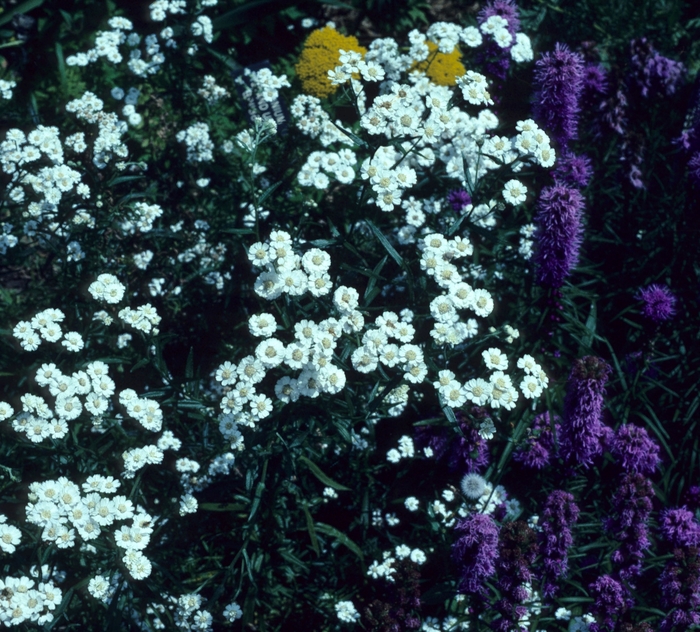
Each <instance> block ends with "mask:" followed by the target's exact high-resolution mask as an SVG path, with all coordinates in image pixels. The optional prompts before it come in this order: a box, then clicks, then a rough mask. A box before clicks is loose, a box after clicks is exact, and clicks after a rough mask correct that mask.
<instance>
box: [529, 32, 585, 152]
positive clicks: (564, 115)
mask: <svg viewBox="0 0 700 632" xmlns="http://www.w3.org/2000/svg"><path fill="white" fill-rule="evenodd" d="M535 65H536V69H535V87H536V90H537V96H536V97H535V99H536V100H535V118H536V119H537V120H539V121H540V122H541V123H542V124H543V125H544V126H545V128H546V129H547V130H549V132H550V134H551V135H552V136H553V138H554V139H555V140H557V141H558V142H559V143H561V145H563V146H566V145H567V144H568V143H569V141H571V140H574V139H575V138H576V137H577V133H578V117H579V112H580V103H579V100H580V97H581V92H582V90H583V76H584V64H583V57H582V56H581V55H580V54H579V53H572V52H571V51H570V50H569V49H568V47H567V46H566V45H564V44H559V43H557V45H556V47H555V49H554V51H553V52H551V53H543V54H542V56H541V57H540V59H538V60H537V62H536V63H535Z"/></svg>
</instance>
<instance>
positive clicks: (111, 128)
mask: <svg viewBox="0 0 700 632" xmlns="http://www.w3.org/2000/svg"><path fill="white" fill-rule="evenodd" d="M103 107H104V102H103V101H102V99H98V98H97V97H96V96H95V95H94V94H93V93H92V92H85V93H84V94H83V96H82V97H80V99H74V100H73V101H70V102H69V103H68V104H67V105H66V111H68V112H74V113H75V115H76V116H77V117H78V118H79V119H82V120H84V121H87V122H88V123H97V124H98V130H97V138H95V144H94V149H93V153H94V156H93V159H92V160H93V163H94V164H95V166H96V167H98V168H99V169H104V167H106V166H107V163H108V162H109V161H110V160H111V158H112V155H115V156H117V157H119V158H126V157H127V156H128V155H129V150H128V149H127V148H126V145H124V144H123V143H122V142H121V137H122V135H123V134H124V133H125V132H126V131H127V129H128V126H127V124H126V123H125V122H124V121H120V120H119V119H118V117H117V115H116V114H114V113H110V112H104V111H103V110H102V108H103Z"/></svg>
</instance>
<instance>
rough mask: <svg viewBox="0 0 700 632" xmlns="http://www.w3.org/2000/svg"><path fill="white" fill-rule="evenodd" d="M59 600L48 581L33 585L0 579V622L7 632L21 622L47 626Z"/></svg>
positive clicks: (60, 596) (27, 579)
mask: <svg viewBox="0 0 700 632" xmlns="http://www.w3.org/2000/svg"><path fill="white" fill-rule="evenodd" d="M35 586H36V587H35ZM62 599H63V593H62V591H61V589H60V588H57V587H56V586H55V585H54V583H53V582H52V581H42V582H39V583H38V584H36V582H35V581H34V580H33V579H31V578H30V577H19V578H17V577H5V578H4V579H2V578H0V621H2V623H3V625H5V627H8V628H9V627H13V626H17V625H20V624H22V623H25V622H31V623H34V624H36V625H44V624H45V623H50V622H51V621H53V618H54V615H53V611H54V610H56V608H57V607H58V606H59V605H60V603H61V600H62Z"/></svg>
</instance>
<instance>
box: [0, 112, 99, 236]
mask: <svg viewBox="0 0 700 632" xmlns="http://www.w3.org/2000/svg"><path fill="white" fill-rule="evenodd" d="M42 157H45V158H47V159H48V160H49V161H50V162H51V163H52V164H51V165H45V164H44V165H43V166H39V165H42V163H43V162H44V161H42ZM30 163H37V167H36V169H35V171H34V172H32V171H30V169H29V167H28V165H30ZM0 165H2V170H3V171H4V172H5V173H7V174H11V175H12V179H11V182H10V183H9V185H8V189H7V190H8V194H9V198H10V199H11V200H12V201H13V202H16V203H17V204H21V203H23V202H25V199H26V194H27V192H28V188H27V187H31V191H33V192H34V193H35V194H37V195H39V196H41V197H40V201H38V202H37V201H31V202H30V203H29V204H27V207H26V210H25V211H24V215H25V217H34V218H39V217H42V216H44V217H45V218H47V219H54V218H55V217H56V208H57V205H58V203H59V202H60V201H61V199H62V197H63V195H64V194H66V193H70V192H71V191H73V190H75V191H76V193H78V195H81V196H83V197H89V196H90V189H89V187H88V186H87V185H86V184H85V183H83V182H81V181H80V180H81V174H80V173H79V172H78V171H76V170H75V169H73V168H71V167H69V166H68V165H66V164H65V163H64V157H63V146H62V145H61V140H60V138H59V135H58V128H56V127H46V126H44V125H39V126H37V128H36V129H34V130H32V131H31V132H29V134H27V135H25V133H24V132H23V131H21V130H19V129H10V130H9V131H8V132H7V135H6V137H5V140H4V141H3V142H2V143H0ZM55 227H56V225H54V226H53V227H52V230H55Z"/></svg>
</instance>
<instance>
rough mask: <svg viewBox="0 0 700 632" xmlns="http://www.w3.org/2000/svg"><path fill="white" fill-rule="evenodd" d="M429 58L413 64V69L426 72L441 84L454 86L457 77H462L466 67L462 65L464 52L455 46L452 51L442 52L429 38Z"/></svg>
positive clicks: (434, 81) (433, 80)
mask: <svg viewBox="0 0 700 632" xmlns="http://www.w3.org/2000/svg"><path fill="white" fill-rule="evenodd" d="M427 44H428V50H429V51H430V52H429V53H428V58H427V59H426V60H425V61H421V62H418V63H417V64H413V66H412V67H411V70H419V71H420V72H424V73H425V74H426V75H428V77H429V78H430V79H431V80H432V82H433V83H437V84H438V85H439V86H454V85H455V84H456V83H457V81H456V79H457V77H461V76H462V75H463V74H464V73H465V72H467V70H466V68H465V67H464V66H463V65H462V62H461V59H462V54H461V53H460V52H459V49H458V48H457V47H456V46H455V47H454V50H453V51H452V52H451V53H441V52H439V51H438V47H437V44H435V43H434V42H431V41H430V40H428V42H427Z"/></svg>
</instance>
